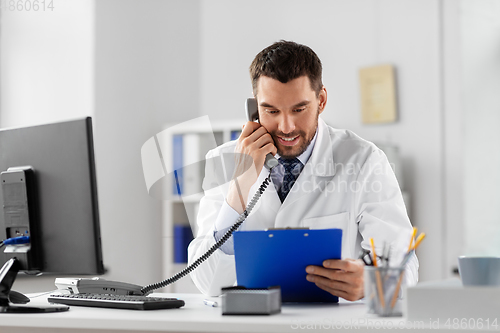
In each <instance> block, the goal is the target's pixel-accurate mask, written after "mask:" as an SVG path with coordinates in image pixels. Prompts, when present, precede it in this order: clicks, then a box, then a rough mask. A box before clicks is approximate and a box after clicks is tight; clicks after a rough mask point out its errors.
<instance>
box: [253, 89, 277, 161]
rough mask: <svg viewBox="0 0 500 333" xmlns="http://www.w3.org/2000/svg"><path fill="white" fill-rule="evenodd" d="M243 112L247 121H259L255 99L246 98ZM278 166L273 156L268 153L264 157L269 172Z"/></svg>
mask: <svg viewBox="0 0 500 333" xmlns="http://www.w3.org/2000/svg"><path fill="white" fill-rule="evenodd" d="M245 110H246V115H247V119H248V121H258V120H259V108H258V107H257V100H256V99H255V98H247V101H246V103H245ZM278 164H279V162H278V160H277V159H276V158H274V156H273V154H271V153H269V154H267V155H266V161H265V162H264V165H265V166H266V168H268V169H269V170H271V169H272V168H274V167H275V166H277V165H278Z"/></svg>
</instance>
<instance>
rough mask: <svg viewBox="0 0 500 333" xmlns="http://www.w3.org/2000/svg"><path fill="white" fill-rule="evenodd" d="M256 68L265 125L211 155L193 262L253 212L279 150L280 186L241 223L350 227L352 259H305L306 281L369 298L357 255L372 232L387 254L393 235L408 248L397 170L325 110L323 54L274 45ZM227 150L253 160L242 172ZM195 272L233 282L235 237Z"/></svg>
mask: <svg viewBox="0 0 500 333" xmlns="http://www.w3.org/2000/svg"><path fill="white" fill-rule="evenodd" d="M250 76H251V80H252V87H253V93H254V97H255V98H256V100H257V104H258V112H259V123H257V122H247V123H246V124H245V125H244V127H243V130H242V133H241V135H240V137H239V138H238V140H236V141H231V142H229V143H226V144H223V145H221V146H220V147H218V148H216V149H214V150H212V151H210V152H209V153H208V154H207V166H206V174H205V180H204V183H203V186H204V190H205V195H204V197H203V199H202V200H201V202H200V208H199V213H198V220H197V223H198V234H197V236H196V238H195V239H194V240H193V241H192V242H191V244H190V245H189V249H188V256H189V262H190V263H192V262H193V261H194V260H196V259H197V258H198V257H199V256H201V255H203V254H204V253H205V252H206V251H207V250H208V249H209V248H210V247H211V246H212V245H213V244H214V243H215V242H216V241H218V240H219V239H220V238H221V237H222V236H223V235H224V232H225V231H227V230H228V229H229V228H230V227H231V226H232V224H233V223H234V222H235V221H236V219H237V218H238V216H239V214H241V213H242V212H243V211H244V209H245V206H246V205H247V203H248V201H249V200H250V199H251V198H252V197H253V195H254V193H255V192H256V191H257V189H258V188H259V186H260V185H261V184H262V182H263V181H264V180H265V179H266V177H268V176H269V173H270V171H269V170H268V169H267V168H266V167H264V161H265V156H266V155H267V154H269V153H271V154H273V155H275V157H276V158H278V159H279V162H280V165H278V166H276V167H274V168H273V169H272V170H271V179H272V184H271V185H270V186H268V188H267V189H266V190H265V192H264V193H263V195H262V197H261V198H260V200H259V201H258V203H257V205H256V207H255V208H254V210H253V211H252V213H251V214H250V215H249V216H248V218H247V219H246V221H245V222H244V223H243V224H242V226H241V227H240V230H263V229H267V228H283V227H308V228H311V229H326V228H340V229H342V231H343V236H342V258H343V259H342V260H325V261H324V262H323V266H308V267H306V272H307V280H308V281H310V282H311V283H315V284H316V285H317V286H318V287H319V288H322V289H324V290H326V291H328V292H329V293H331V294H333V295H336V296H339V297H342V298H344V299H346V300H351V301H354V300H358V299H360V298H362V297H364V284H363V262H362V261H361V260H357V259H355V258H357V256H358V254H359V252H360V250H361V248H364V249H370V243H369V239H370V238H372V237H373V238H374V240H375V241H376V247H377V249H376V250H377V252H378V253H381V252H382V246H383V245H384V243H385V244H387V245H390V246H391V249H392V254H393V255H395V256H396V255H397V254H399V255H400V257H401V256H402V255H403V254H404V251H405V250H406V249H407V247H408V242H409V239H410V235H411V231H412V226H411V224H410V221H409V219H408V216H407V213H406V208H405V205H404V202H403V198H402V195H401V191H400V188H399V185H398V182H397V180H396V178H395V176H394V172H393V171H392V169H391V167H390V165H389V163H388V161H387V158H386V156H385V155H384V153H383V152H382V151H381V150H380V149H378V148H377V147H376V146H375V145H374V144H372V143H371V142H368V141H366V140H363V139H361V138H360V137H358V136H357V135H356V134H354V133H352V132H350V131H348V130H340V129H334V128H332V127H330V126H328V125H326V124H325V122H324V121H323V120H322V119H321V118H319V115H320V114H321V113H322V112H323V111H324V110H325V106H326V102H327V92H326V89H325V87H324V86H323V84H322V80H321V76H322V65H321V61H320V60H319V58H318V56H317V55H316V54H315V53H314V51H312V50H311V49H310V48H309V47H307V46H305V45H300V44H297V43H294V42H289V41H280V42H277V43H274V44H273V45H271V46H269V47H267V48H265V49H264V50H262V51H261V52H260V53H259V54H258V55H257V56H256V57H255V59H254V60H253V62H252V64H251V66H250ZM238 112H241V111H238ZM226 153H240V154H245V155H247V156H250V157H251V159H252V160H253V166H254V168H250V169H248V170H247V171H245V172H242V171H243V170H245V169H244V167H242V165H241V164H243V162H242V161H239V160H237V159H229V161H228V160H227V159H223V160H224V162H223V163H224V167H223V168H222V169H225V170H224V171H222V170H218V169H221V168H220V165H219V166H217V164H216V163H210V162H209V161H213V160H214V158H217V157H221V156H223V155H224V154H226ZM238 170H240V171H238ZM221 172H224V173H225V174H229V175H231V174H233V173H234V172H236V175H239V176H238V177H237V178H236V179H234V180H232V181H231V182H229V183H225V180H224V179H221V178H222V177H219V176H217V175H218V174H219V175H220V174H221ZM249 198H250V199H249ZM255 246H258V244H255ZM292 260H293V259H292ZM191 277H192V279H193V281H194V283H195V285H196V286H197V287H198V289H200V291H202V292H203V293H204V294H207V295H211V296H216V295H220V294H221V288H222V287H227V286H232V285H234V284H235V282H236V273H235V261H234V252H233V242H232V237H231V238H230V239H229V241H228V242H226V243H225V244H224V245H223V246H222V247H221V248H220V249H219V250H217V251H216V252H214V254H213V255H212V256H211V257H210V258H209V259H208V260H207V261H206V262H204V263H203V264H201V265H200V267H198V269H196V270H195V271H193V272H192V273H191ZM405 278H406V282H407V284H409V285H412V284H415V283H416V282H417V279H418V260H417V258H416V256H413V257H412V258H411V259H410V261H409V263H408V265H407V269H406V272H405Z"/></svg>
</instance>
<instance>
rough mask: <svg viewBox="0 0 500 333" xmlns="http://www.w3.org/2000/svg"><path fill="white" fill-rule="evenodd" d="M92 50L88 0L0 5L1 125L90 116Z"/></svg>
mask: <svg viewBox="0 0 500 333" xmlns="http://www.w3.org/2000/svg"><path fill="white" fill-rule="evenodd" d="M93 54H94V3H93V1H87V0H74V1H59V2H55V7H54V9H53V10H52V11H51V10H50V9H48V8H46V10H45V11H42V10H41V9H40V10H39V11H37V12H35V11H9V10H7V9H2V21H1V29H0V59H1V62H0V73H1V81H0V85H1V88H0V89H1V99H0V110H2V111H1V112H0V125H1V126H2V127H11V126H25V125H32V124H40V123H47V122H51V121H57V120H63V119H69V118H75V117H80V116H89V115H90V116H91V115H92V114H93V109H94V105H93V100H94V86H93V80H94V67H93V66H94V59H93Z"/></svg>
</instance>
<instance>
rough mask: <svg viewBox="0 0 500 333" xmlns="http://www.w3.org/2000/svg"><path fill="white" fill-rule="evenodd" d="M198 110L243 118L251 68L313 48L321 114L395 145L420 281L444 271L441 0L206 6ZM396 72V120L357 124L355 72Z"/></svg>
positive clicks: (336, 123) (341, 125)
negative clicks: (319, 73)
mask: <svg viewBox="0 0 500 333" xmlns="http://www.w3.org/2000/svg"><path fill="white" fill-rule="evenodd" d="M202 27H203V29H202V67H201V70H202V77H201V78H202V80H201V89H202V90H201V110H202V114H208V115H210V117H211V118H219V119H222V118H226V117H229V118H241V117H242V113H243V106H242V105H243V100H244V98H246V97H248V96H250V94H251V85H250V80H249V75H248V66H249V65H250V62H251V61H252V59H253V57H254V56H255V55H256V54H257V53H258V52H259V51H260V50H261V49H263V48H264V47H266V46H268V45H270V44H271V43H273V42H274V41H277V40H279V39H289V40H294V41H296V42H299V43H303V44H306V45H308V46H310V47H311V48H312V49H313V50H315V51H316V53H317V54H318V55H319V57H320V58H321V59H322V62H323V65H324V84H325V86H326V88H327V90H328V93H329V95H328V97H329V100H328V105H327V110H326V112H324V113H323V114H322V117H323V119H325V120H326V121H327V122H328V123H330V124H332V125H333V126H336V127H339V128H348V129H351V130H353V131H355V132H356V133H358V134H359V135H361V136H362V137H364V138H366V139H369V140H373V141H377V142H390V143H393V144H396V145H398V146H399V147H400V151H401V153H402V158H403V161H404V183H405V186H406V189H407V190H408V191H409V192H410V194H411V207H412V210H411V211H412V216H411V218H412V221H413V223H414V225H416V226H417V227H419V229H420V230H421V231H425V232H426V233H427V235H428V236H427V238H426V240H425V242H424V243H423V245H422V247H421V249H420V250H419V253H418V255H419V259H420V262H421V270H420V276H421V279H422V280H426V279H437V278H441V276H442V275H443V265H444V260H443V256H441V255H436V254H437V253H438V254H440V253H442V251H443V249H444V244H443V239H442V237H443V230H442V228H441V225H442V223H443V208H442V207H443V184H442V176H443V175H442V170H443V139H442V133H443V128H442V127H443V123H442V117H443V107H442V98H443V97H442V87H441V84H442V83H441V80H442V76H441V75H442V73H441V70H442V68H441V67H442V64H441V56H442V55H441V44H440V43H441V36H440V34H441V31H440V29H441V7H440V1H437V0H424V1H401V0H355V1H322V0H314V1H307V2H306V1H299V0H295V1H286V2H284V1H277V0H275V1H272V0H271V1H269V0H262V1H245V2H234V1H230V0H218V1H206V2H202ZM384 63H391V64H393V65H395V66H396V69H397V82H398V83H397V86H398V106H399V120H398V122H397V123H395V124H388V125H363V124H362V123H361V117H360V106H359V100H360V97H359V88H358V70H359V68H360V67H363V66H371V65H377V64H384Z"/></svg>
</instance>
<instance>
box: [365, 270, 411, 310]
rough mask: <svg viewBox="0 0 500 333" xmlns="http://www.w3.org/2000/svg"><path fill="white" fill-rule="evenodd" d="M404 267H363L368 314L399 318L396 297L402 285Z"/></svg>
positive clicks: (398, 305) (399, 307)
mask: <svg viewBox="0 0 500 333" xmlns="http://www.w3.org/2000/svg"><path fill="white" fill-rule="evenodd" d="M404 280H405V279H404V267H375V266H365V302H366V305H367V307H368V313H374V314H377V315H379V316H383V317H391V316H401V315H402V312H401V305H400V304H399V302H398V301H397V300H398V297H399V291H400V290H401V287H402V286H403V284H404Z"/></svg>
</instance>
